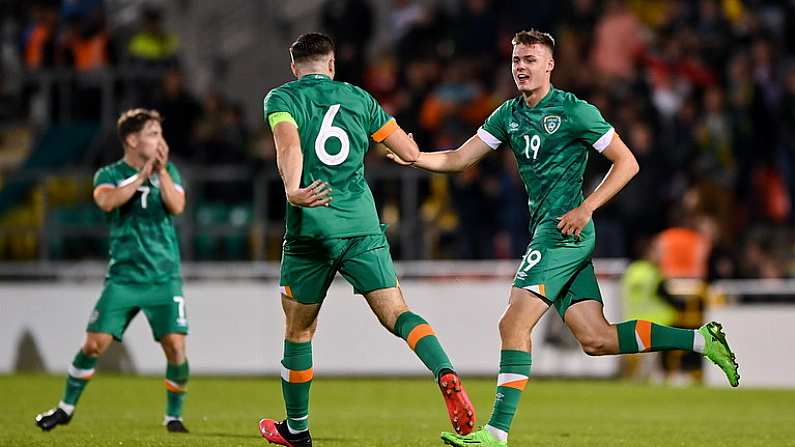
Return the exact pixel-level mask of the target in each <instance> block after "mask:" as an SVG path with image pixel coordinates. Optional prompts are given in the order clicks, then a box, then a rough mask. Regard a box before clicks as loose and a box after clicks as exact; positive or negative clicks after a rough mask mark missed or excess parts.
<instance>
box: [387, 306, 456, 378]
mask: <svg viewBox="0 0 795 447" xmlns="http://www.w3.org/2000/svg"><path fill="white" fill-rule="evenodd" d="M394 333H395V335H397V336H398V337H400V338H402V339H403V340H406V343H408V345H409V347H410V348H411V349H412V350H413V351H414V352H415V353H416V354H417V357H419V358H420V360H421V361H422V363H423V364H425V366H426V367H427V368H428V369H429V370H431V371H432V372H433V376H434V377H435V378H437V379H438V378H439V375H440V374H441V372H442V371H444V370H450V371H453V364H452V363H451V362H450V359H449V358H447V354H446V353H445V352H444V348H442V345H441V343H439V339H438V338H436V334H435V333H434V332H433V328H432V327H431V325H429V324H428V322H427V321H425V320H424V319H423V318H422V317H421V316H419V315H417V314H415V313H412V312H403V313H402V314H400V316H399V317H398V319H397V321H396V322H395V330H394Z"/></svg>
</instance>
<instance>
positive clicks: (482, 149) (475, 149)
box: [387, 135, 492, 173]
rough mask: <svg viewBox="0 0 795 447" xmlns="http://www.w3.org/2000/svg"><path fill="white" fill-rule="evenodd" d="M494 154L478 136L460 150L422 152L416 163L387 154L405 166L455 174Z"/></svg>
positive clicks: (468, 141) (474, 136)
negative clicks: (491, 153)
mask: <svg viewBox="0 0 795 447" xmlns="http://www.w3.org/2000/svg"><path fill="white" fill-rule="evenodd" d="M490 152H492V149H491V148H490V147H489V145H487V144H486V143H484V142H483V140H481V139H480V137H478V136H477V135H473V136H472V138H470V139H469V140H467V141H466V143H464V144H462V145H461V146H460V147H459V148H458V149H454V150H449V151H439V152H420V153H419V154H418V157H417V160H416V161H415V162H413V163H412V162H409V161H407V160H405V159H403V158H402V157H399V156H398V154H395V153H392V154H387V157H389V159H390V160H392V161H394V162H395V163H397V164H399V165H403V166H409V165H411V166H414V167H416V168H419V169H422V170H424V171H428V172H439V173H453V172H461V171H463V170H464V169H466V168H468V167H470V166H472V165H474V164H475V163H477V162H478V161H480V159H481V158H483V157H485V156H486V155H487V154H489V153H490Z"/></svg>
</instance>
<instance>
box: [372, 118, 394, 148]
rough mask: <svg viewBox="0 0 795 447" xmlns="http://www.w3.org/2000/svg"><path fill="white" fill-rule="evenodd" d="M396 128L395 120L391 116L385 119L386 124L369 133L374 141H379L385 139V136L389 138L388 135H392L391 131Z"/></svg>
mask: <svg viewBox="0 0 795 447" xmlns="http://www.w3.org/2000/svg"><path fill="white" fill-rule="evenodd" d="M397 129H398V124H397V121H395V119H394V118H392V119H391V120H389V121H387V122H386V124H384V125H383V126H381V128H380V129H378V130H376V131H375V133H374V134H372V135H371V137H372V138H373V141H375V142H376V143H380V142H382V141H384V140H386V139H387V138H389V136H390V135H392V133H393V132H394V131H396V130H397Z"/></svg>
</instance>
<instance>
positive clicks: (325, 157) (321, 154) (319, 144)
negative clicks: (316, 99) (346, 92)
mask: <svg viewBox="0 0 795 447" xmlns="http://www.w3.org/2000/svg"><path fill="white" fill-rule="evenodd" d="M339 110H340V105H339V104H334V105H333V106H331V107H329V108H328V111H327V112H326V115H325V116H324V117H323V124H321V125H320V133H318V134H317V138H316V139H315V154H317V158H318V159H320V161H322V162H323V163H324V164H326V165H329V166H337V165H339V164H342V162H344V161H345V160H346V159H347V158H348V153H349V152H350V149H351V143H350V140H349V139H348V134H347V133H345V130H344V129H343V128H341V127H334V126H333V125H332V123H333V122H334V117H335V116H337V112H339ZM329 138H336V139H338V140H340V151H339V152H338V153H337V154H335V155H331V154H329V153H328V152H327V151H326V141H328V139H329Z"/></svg>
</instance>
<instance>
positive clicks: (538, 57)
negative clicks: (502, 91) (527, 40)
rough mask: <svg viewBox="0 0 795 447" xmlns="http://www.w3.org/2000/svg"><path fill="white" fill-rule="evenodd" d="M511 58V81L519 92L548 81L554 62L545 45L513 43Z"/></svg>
mask: <svg viewBox="0 0 795 447" xmlns="http://www.w3.org/2000/svg"><path fill="white" fill-rule="evenodd" d="M511 59H512V61H511V72H512V73H513V81H514V82H515V83H516V88H517V89H519V91H520V92H522V93H529V92H532V91H535V90H537V89H539V88H541V87H542V86H544V85H545V84H548V83H549V76H550V73H552V69H553V68H554V67H555V62H554V61H553V59H552V54H551V51H549V48H547V47H546V46H544V45H540V44H533V45H514V47H513V55H512V58H511Z"/></svg>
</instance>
